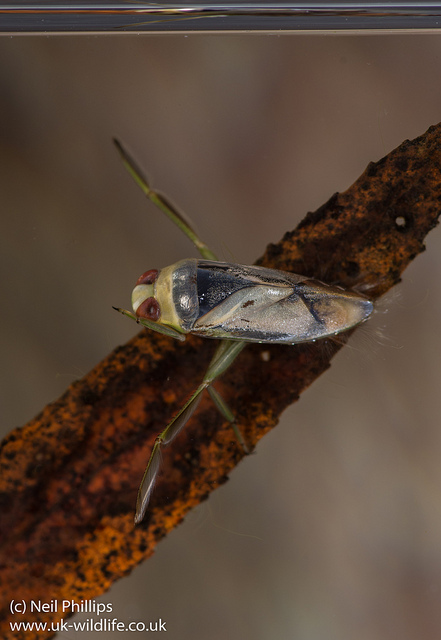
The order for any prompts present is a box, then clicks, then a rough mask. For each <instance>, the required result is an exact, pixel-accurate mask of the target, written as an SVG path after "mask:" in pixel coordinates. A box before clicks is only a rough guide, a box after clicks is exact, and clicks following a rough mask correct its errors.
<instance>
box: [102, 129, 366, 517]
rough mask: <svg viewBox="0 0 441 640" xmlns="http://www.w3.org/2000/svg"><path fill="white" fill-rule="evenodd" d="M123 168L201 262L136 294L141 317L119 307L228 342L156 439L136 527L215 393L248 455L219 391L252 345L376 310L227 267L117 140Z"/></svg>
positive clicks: (168, 330) (300, 283) (315, 288)
mask: <svg viewBox="0 0 441 640" xmlns="http://www.w3.org/2000/svg"><path fill="white" fill-rule="evenodd" d="M115 144H116V146H117V148H118V150H119V152H120V154H121V157H122V160H123V163H124V164H125V166H126V168H127V169H128V171H129V173H130V174H131V175H132V177H133V178H134V179H135V181H136V182H137V184H138V185H139V186H140V187H141V189H142V190H143V192H144V193H145V195H146V196H147V197H148V198H149V199H150V200H151V201H152V202H153V203H154V204H156V205H157V206H158V207H159V208H160V209H161V210H162V211H163V212H164V213H165V214H166V215H167V216H168V217H169V218H170V219H171V220H172V221H173V222H174V223H175V224H176V225H177V226H178V227H179V228H180V229H181V230H182V231H183V232H184V233H185V234H186V235H187V236H188V237H189V238H190V240H191V241H192V242H193V243H194V245H195V246H196V248H197V249H198V251H199V253H200V254H201V256H202V260H197V259H194V258H190V259H186V260H180V261H179V262H177V263H175V264H173V265H171V266H169V267H166V268H164V269H161V270H156V269H151V270H149V271H146V272H145V273H143V274H142V275H141V276H140V277H139V278H138V281H137V282H136V285H135V288H134V289H133V292H132V307H133V311H134V313H131V312H130V311H126V310H124V309H119V308H116V307H114V308H115V309H116V310H117V311H120V312H121V313H123V314H124V315H126V316H128V317H129V318H131V319H132V320H135V321H136V322H138V323H139V324H141V325H142V326H144V327H146V328H148V329H152V330H153V331H158V332H159V333H163V334H166V335H168V336H171V337H174V338H177V339H178V340H185V336H186V334H188V333H192V334H195V335H199V336H203V337H205V338H217V339H221V342H220V345H219V347H218V349H217V350H216V352H215V354H214V356H213V358H212V360H211V362H210V365H209V367H208V369H207V371H206V373H205V376H204V378H203V380H202V382H201V384H200V385H199V387H198V388H197V389H196V390H195V392H194V393H193V394H192V396H191V397H190V398H189V399H188V401H187V402H186V403H185V404H184V406H183V407H182V409H181V410H180V411H179V412H178V413H177V414H176V416H175V417H174V418H173V419H172V420H171V421H170V422H169V423H168V425H167V426H166V427H165V429H164V430H163V431H162V432H161V433H160V434H159V435H158V436H157V437H156V440H155V443H154V445H153V449H152V453H151V455H150V459H149V461H148V463H147V467H146V470H145V472H144V476H143V478H142V481H141V484H140V487H139V491H138V497H137V502H136V513H135V523H136V524H137V523H139V522H141V521H142V519H143V518H144V515H145V513H146V510H147V506H148V503H149V500H150V497H151V494H152V491H153V487H154V484H155V480H156V477H157V475H158V471H159V466H160V450H161V447H162V446H165V445H167V444H169V443H170V442H171V441H172V440H173V439H174V438H175V437H176V435H177V434H178V433H179V432H180V431H181V429H183V427H184V426H185V425H186V423H187V422H188V420H189V419H190V417H191V415H192V414H193V412H194V410H195V409H196V407H197V405H198V403H199V400H200V398H201V394H202V392H203V391H204V390H205V389H207V390H208V392H209V394H210V396H211V398H212V400H213V402H214V404H215V405H216V407H217V408H218V409H219V411H220V412H221V414H222V415H223V416H224V417H225V419H227V420H228V421H229V422H230V423H231V425H232V428H233V429H234V431H235V434H236V436H237V438H238V440H239V442H240V443H241V445H242V447H243V448H244V450H245V451H247V447H246V443H245V442H244V441H243V438H242V436H241V434H240V432H239V430H238V429H237V427H236V425H235V419H234V415H233V413H232V411H231V410H230V409H229V407H228V406H227V404H226V403H225V401H224V400H223V399H222V397H221V396H220V394H219V393H218V392H217V391H216V389H215V388H214V387H212V386H211V385H212V383H213V382H214V380H216V378H218V377H219V376H220V375H222V374H223V373H224V372H225V371H226V369H228V367H229V366H230V365H231V364H232V363H233V361H234V360H235V359H236V357H237V356H238V355H239V353H240V352H241V351H242V349H243V348H244V347H245V346H246V343H247V342H258V343H267V344H268V343H278V344H286V345H293V344H298V343H301V342H311V341H315V340H318V339H321V338H328V337H332V336H336V335H338V334H339V333H342V332H343V331H347V330H348V329H352V328H353V327H355V326H357V325H358V324H360V323H362V322H364V321H365V320H367V318H369V316H370V315H371V313H372V311H373V303H372V301H371V300H369V299H368V298H366V297H364V296H363V295H361V294H358V293H355V292H353V291H348V290H344V289H342V288H340V287H335V286H330V285H327V284H323V283H322V282H319V281H317V280H313V279H311V278H307V277H305V276H300V275H296V274H294V273H288V272H285V271H278V270H275V269H266V268H264V267H257V266H245V265H239V264H232V263H226V262H219V261H218V260H217V258H216V256H215V255H214V253H213V252H212V251H211V250H210V249H209V248H208V247H207V245H205V243H203V242H202V241H201V240H200V238H199V237H198V236H197V234H196V233H195V231H194V230H193V229H192V227H191V225H190V223H189V222H188V221H187V220H186V219H185V218H184V217H183V215H182V214H181V213H180V212H178V211H177V210H176V209H175V207H174V206H173V205H171V204H170V203H169V202H168V201H167V200H166V198H165V197H164V196H163V195H161V194H160V193H158V192H156V191H153V190H152V189H151V188H150V186H149V184H148V182H147V180H146V179H145V177H144V176H143V174H142V172H141V171H140V170H139V168H138V167H137V165H136V164H135V162H134V161H133V159H132V158H131V157H130V156H129V155H128V153H127V152H126V151H125V149H123V147H122V146H121V144H120V143H119V142H118V141H116V140H115Z"/></svg>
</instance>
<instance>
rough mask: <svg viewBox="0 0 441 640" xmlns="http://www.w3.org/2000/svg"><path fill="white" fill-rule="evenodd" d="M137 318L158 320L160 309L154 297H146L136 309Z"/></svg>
mask: <svg viewBox="0 0 441 640" xmlns="http://www.w3.org/2000/svg"><path fill="white" fill-rule="evenodd" d="M136 315H137V316H138V318H146V319H147V320H158V318H159V316H160V315H161V309H160V308H159V303H158V301H157V300H156V298H147V299H146V300H144V302H143V303H142V304H140V305H139V307H138V308H137V310H136Z"/></svg>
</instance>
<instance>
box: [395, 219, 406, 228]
mask: <svg viewBox="0 0 441 640" xmlns="http://www.w3.org/2000/svg"><path fill="white" fill-rule="evenodd" d="M395 225H396V226H397V227H398V228H399V229H404V227H405V226H406V218H405V217H404V216H397V217H396V218H395Z"/></svg>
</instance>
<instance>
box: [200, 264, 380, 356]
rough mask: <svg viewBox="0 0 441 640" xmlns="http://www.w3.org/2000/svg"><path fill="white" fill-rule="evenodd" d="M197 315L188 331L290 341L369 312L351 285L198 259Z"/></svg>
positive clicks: (332, 329) (331, 331)
mask: <svg viewBox="0 0 441 640" xmlns="http://www.w3.org/2000/svg"><path fill="white" fill-rule="evenodd" d="M197 298H198V306H199V311H198V316H197V319H196V320H195V322H194V324H193V327H192V329H191V332H192V333H197V334H198V335H203V336H205V337H212V338H230V339H233V340H245V341H250V342H267V343H269V342H275V343H277V342H279V343H289V344H294V343H298V342H306V341H311V340H317V339H319V338H324V337H326V336H332V335H335V334H337V333H340V332H341V331H345V330H347V329H349V328H351V327H353V326H355V325H357V324H359V323H360V322H362V321H363V320H365V319H366V318H367V317H369V315H370V314H371V312H372V309H373V305H372V302H370V301H369V300H367V299H366V298H364V297H363V296H360V295H358V294H356V293H353V292H350V291H344V290H343V289H340V288H338V287H330V286H328V285H325V284H322V283H320V282H316V281H314V280H309V279H307V278H304V277H302V276H298V275H296V274H291V273H286V272H282V271H276V270H273V269H265V268H263V267H253V266H251V267H249V266H244V265H236V264H229V263H218V262H209V261H205V260H199V261H197Z"/></svg>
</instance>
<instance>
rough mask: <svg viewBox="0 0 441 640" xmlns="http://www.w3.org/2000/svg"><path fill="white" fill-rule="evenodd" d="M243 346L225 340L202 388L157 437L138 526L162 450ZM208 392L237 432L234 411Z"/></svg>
mask: <svg viewBox="0 0 441 640" xmlns="http://www.w3.org/2000/svg"><path fill="white" fill-rule="evenodd" d="M244 347H245V343H244V342H241V341H235V342H233V341H227V340H225V341H222V342H221V343H220V345H219V347H218V348H217V350H216V352H215V354H214V356H213V358H212V360H211V362H210V364H209V366H208V369H207V371H206V373H205V376H204V379H203V380H202V382H201V384H200V385H199V387H198V388H197V389H196V391H195V392H194V393H193V395H192V396H191V397H190V398H189V399H188V400H187V402H186V403H185V404H184V406H183V407H182V409H181V410H180V411H179V412H178V413H177V414H176V416H175V417H174V418H173V420H171V422H169V424H168V425H167V426H166V428H165V429H164V431H162V432H161V433H160V434H159V435H158V436H157V438H156V440H155V444H154V445H153V449H152V453H151V455H150V459H149V461H148V463H147V467H146V470H145V471H144V476H143V478H142V480H141V484H140V487H139V490H138V497H137V499H136V512H135V524H138V523H139V522H141V521H142V519H143V518H144V515H145V512H146V510H147V506H148V503H149V500H150V497H151V494H152V491H153V488H154V486H155V481H156V478H157V475H158V471H159V467H160V462H161V447H163V446H166V445H168V444H170V442H172V440H174V439H175V438H176V436H177V435H178V433H180V431H181V430H182V429H183V428H184V427H185V425H186V424H187V422H188V421H189V419H190V418H191V416H192V415H193V413H194V411H195V409H196V408H197V406H198V404H199V401H200V399H201V394H202V392H203V391H204V390H205V389H207V388H209V387H210V385H211V384H212V382H214V380H216V378H218V377H219V376H220V375H221V374H222V373H224V372H225V371H226V370H227V369H228V367H229V366H230V365H231V364H232V363H233V361H234V360H235V359H236V358H237V356H238V355H239V353H240V352H241V351H242V349H243V348H244ZM209 391H210V392H211V393H210V395H211V397H212V398H213V400H214V403H215V405H216V407H217V408H218V409H219V410H220V412H221V413H222V415H224V417H225V418H226V419H227V420H228V421H229V422H231V423H232V425H233V429H234V423H235V420H234V416H233V414H232V412H231V410H230V409H229V408H228V406H227V404H226V403H225V402H224V400H223V399H222V398H221V396H220V394H219V393H217V391H215V392H214V396H213V395H212V392H213V389H212V388H211V389H209ZM219 400H220V401H219ZM235 433H236V435H237V437H238V440H239V442H240V443H241V444H242V446H243V447H244V450H245V451H246V452H248V451H247V448H246V446H245V443H243V439H242V436H241V435H240V434H239V435H238V433H239V432H238V430H237V428H236V429H235Z"/></svg>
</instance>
